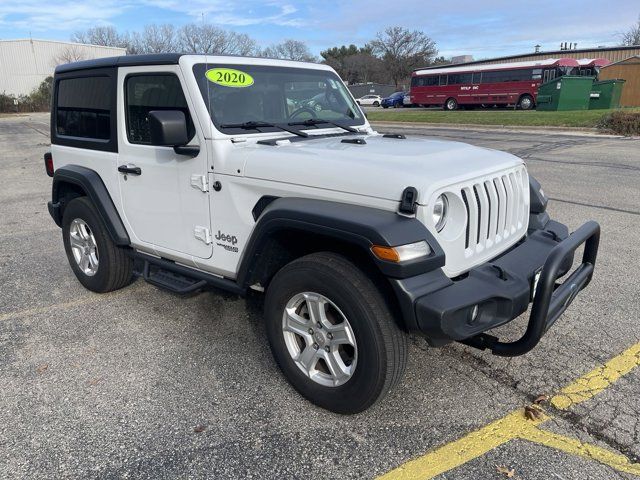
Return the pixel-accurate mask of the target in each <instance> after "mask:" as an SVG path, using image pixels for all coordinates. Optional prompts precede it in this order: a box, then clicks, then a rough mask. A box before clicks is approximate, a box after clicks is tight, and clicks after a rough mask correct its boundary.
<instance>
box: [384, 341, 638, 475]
mask: <svg viewBox="0 0 640 480" xmlns="http://www.w3.org/2000/svg"><path fill="white" fill-rule="evenodd" d="M638 366H640V343H637V344H635V345H633V346H632V347H630V348H628V349H627V350H625V351H624V352H622V353H621V354H620V355H618V356H616V357H614V358H612V359H611V360H610V361H608V362H607V363H606V364H604V365H602V366H600V367H598V368H596V369H594V370H592V371H591V372H589V373H587V374H585V375H583V376H582V377H580V378H578V379H577V380H576V381H575V382H572V383H571V384H570V385H568V386H566V387H565V388H563V389H562V390H561V392H560V393H559V394H558V395H555V396H554V397H553V398H552V399H551V404H552V405H553V406H554V407H556V408H559V409H561V410H564V409H567V408H569V407H570V406H571V405H575V404H576V403H580V402H584V401H585V400H588V399H589V398H592V397H593V396H595V395H597V394H598V393H600V392H602V391H603V390H605V389H606V388H607V387H609V386H611V385H612V384H613V383H614V382H616V381H617V380H619V379H620V378H621V377H622V376H624V375H626V374H628V373H630V372H631V371H632V370H633V369H634V368H636V367H638ZM550 418H551V417H548V416H546V415H543V416H542V417H541V418H539V419H538V420H535V421H532V420H528V419H527V418H526V417H525V415H524V410H522V409H520V410H516V411H515V412H512V413H510V414H508V415H507V416H505V417H503V418H501V419H500V420H496V421H495V422H492V423H490V424H489V425H487V426H485V427H483V428H481V429H479V430H476V431H475V432H471V433H469V434H468V435H466V436H464V437H462V438H460V439H459V440H456V441H453V442H451V443H448V444H446V445H443V446H442V447H440V448H437V449H435V450H433V451H431V452H428V453H426V454H425V455H423V456H421V457H418V458H416V459H414V460H411V461H409V462H407V463H405V464H403V465H401V466H399V467H397V468H396V469H394V470H391V471H389V472H388V473H386V474H384V475H382V476H381V477H379V478H380V479H381V480H428V479H431V478H433V477H435V476H437V475H440V474H442V473H445V472H447V471H449V470H452V469H454V468H457V467H459V466H461V465H464V464H465V463H467V462H469V461H471V460H473V459H475V458H478V457H479V456H481V455H484V454H485V453H487V452H489V451H491V450H493V449H495V448H497V447H499V446H501V445H503V444H505V443H507V442H509V441H511V440H514V439H522V440H528V441H531V442H535V443H538V444H540V445H544V446H546V447H549V448H556V449H558V450H561V451H563V452H566V453H569V454H572V455H577V456H580V457H583V458H589V459H593V460H596V461H598V462H600V463H602V464H604V465H608V466H610V467H611V468H614V469H616V470H619V471H621V472H626V473H633V474H636V475H640V464H637V463H631V462H630V461H629V459H627V458H626V457H625V456H624V455H620V454H617V453H613V452H610V451H608V450H605V449H603V448H601V447H598V446H596V445H591V444H588V443H583V442H580V441H579V440H576V439H572V438H569V437H564V436H562V435H558V434H555V433H552V432H548V431H545V430H542V429H540V428H538V427H539V426H540V425H542V424H543V423H544V422H546V421H548V420H550Z"/></svg>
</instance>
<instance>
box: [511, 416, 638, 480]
mask: <svg viewBox="0 0 640 480" xmlns="http://www.w3.org/2000/svg"><path fill="white" fill-rule="evenodd" d="M521 438H522V439H524V440H529V441H531V442H535V443H538V444H540V445H544V446H545V447H550V448H555V449H557V450H561V451H563V452H565V453H569V454H571V455H576V456H579V457H583V458H587V459H592V460H596V461H597V462H600V463H602V464H604V465H608V466H609V467H611V468H614V469H616V470H618V471H619V472H625V473H632V474H634V475H638V476H640V463H631V462H630V461H629V459H628V458H627V457H625V456H624V455H620V454H618V453H613V452H610V451H609V450H605V449H604V448H601V447H599V446H597V445H593V444H591V443H583V442H581V441H580V440H577V439H575V438H570V437H565V436H564V435H559V434H557V433H553V432H549V431H547V430H542V429H540V428H537V427H533V426H532V427H531V428H529V429H527V431H526V432H525V433H524V435H523V436H522V437H521Z"/></svg>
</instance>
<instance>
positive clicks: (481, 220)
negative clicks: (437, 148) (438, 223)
mask: <svg viewBox="0 0 640 480" xmlns="http://www.w3.org/2000/svg"><path fill="white" fill-rule="evenodd" d="M525 178H526V177H525V173H524V169H518V170H515V171H511V172H508V173H504V174H501V175H496V176H495V177H489V178H486V179H483V180H482V181H479V182H477V183H472V184H469V185H465V186H462V187H461V189H460V195H461V196H462V200H463V202H464V205H465V209H466V211H467V224H466V233H465V250H466V251H467V256H470V255H472V254H473V253H474V252H476V253H479V252H481V251H483V250H485V249H487V248H491V247H493V246H494V245H495V246H497V244H500V243H503V242H504V241H505V240H506V239H510V238H511V236H512V235H514V234H516V233H517V232H520V231H521V230H522V229H523V225H524V223H525V219H526V211H525V209H526V208H527V205H526V203H528V202H526V200H527V199H526V198H525V195H524V193H525V192H524V189H525V186H524V183H525V182H524V179H525Z"/></svg>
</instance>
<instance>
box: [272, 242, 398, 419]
mask: <svg viewBox="0 0 640 480" xmlns="http://www.w3.org/2000/svg"><path fill="white" fill-rule="evenodd" d="M302 292H314V293H318V294H320V295H323V296H325V297H326V298H328V299H329V300H330V301H331V302H333V303H334V304H335V305H336V306H337V307H338V308H339V309H340V310H341V311H342V313H343V314H344V315H345V317H346V318H347V319H348V322H349V324H350V326H351V328H352V330H353V333H354V336H355V339H356V344H357V345H358V349H357V355H358V357H357V364H356V368H355V370H354V372H353V374H352V376H351V378H349V379H348V380H347V381H346V383H344V384H342V385H339V386H324V385H321V384H319V383H317V382H316V381H314V380H312V379H311V378H309V376H308V375H306V374H305V373H303V372H302V370H301V369H300V368H299V367H298V366H297V365H296V364H295V362H294V360H293V358H292V355H291V354H290V353H289V350H288V349H287V345H286V343H285V339H284V334H283V328H282V324H283V315H284V310H285V306H286V305H287V302H289V300H290V299H292V298H293V297H294V296H295V295H297V294H300V293H302ZM265 321H266V329H267V336H268V338H269V343H270V345H271V350H272V352H273V356H274V357H275V360H276V362H277V363H278V365H279V366H280V368H281V369H282V371H283V373H284V375H285V377H286V378H287V379H288V380H289V382H290V383H291V384H292V385H293V386H294V388H295V389H296V390H297V391H298V392H300V394H302V395H303V396H304V397H306V398H307V399H308V400H309V401H311V402H313V403H315V404H316V405H319V406H321V407H323V408H326V409H327V410H331V411H333V412H336V413H343V414H352V413H358V412H361V411H363V410H365V409H367V408H369V407H370V406H371V405H373V404H374V403H375V402H376V401H377V400H379V399H380V398H382V397H383V396H384V395H385V394H386V393H387V392H388V391H389V389H390V388H391V387H393V386H394V385H395V384H397V383H398V382H399V381H400V379H401V378H402V375H403V373H404V370H405V367H406V363H407V338H406V334H405V333H404V332H403V331H401V330H400V328H398V326H397V324H396V323H395V321H394V319H393V316H392V314H391V311H390V309H389V306H388V305H387V302H386V301H385V299H384V297H383V295H382V294H381V292H380V290H379V289H378V288H377V287H376V286H375V285H374V283H373V282H372V281H371V280H370V279H369V278H368V277H367V276H366V275H365V274H364V273H363V272H362V271H361V270H360V269H358V268H357V267H356V266H355V265H354V264H353V263H351V262H350V261H349V260H347V259H346V258H345V257H342V256H340V255H337V254H334V253H328V252H320V253H314V254H311V255H307V256H305V257H301V258H299V259H297V260H294V261H293V262H291V263H289V264H288V265H286V266H285V267H284V268H282V269H281V270H280V271H279V272H278V273H277V274H276V275H275V277H274V278H273V280H272V281H271V283H270V285H269V287H268V289H267V293H266V300H265ZM306 348H309V347H306Z"/></svg>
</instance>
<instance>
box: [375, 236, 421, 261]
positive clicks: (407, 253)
mask: <svg viewBox="0 0 640 480" xmlns="http://www.w3.org/2000/svg"><path fill="white" fill-rule="evenodd" d="M371 252H373V254H374V255H375V256H376V257H377V258H379V259H380V260H384V261H387V262H394V263H399V262H406V261H408V260H415V259H416V258H420V257H426V256H428V255H429V254H431V248H430V247H429V244H428V243H427V242H426V241H424V240H423V241H421V242H415V243H408V244H406V245H400V246H398V247H384V246H382V245H373V246H372V247H371Z"/></svg>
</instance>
